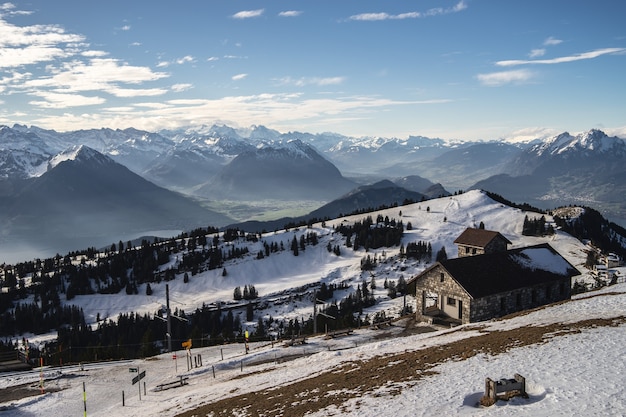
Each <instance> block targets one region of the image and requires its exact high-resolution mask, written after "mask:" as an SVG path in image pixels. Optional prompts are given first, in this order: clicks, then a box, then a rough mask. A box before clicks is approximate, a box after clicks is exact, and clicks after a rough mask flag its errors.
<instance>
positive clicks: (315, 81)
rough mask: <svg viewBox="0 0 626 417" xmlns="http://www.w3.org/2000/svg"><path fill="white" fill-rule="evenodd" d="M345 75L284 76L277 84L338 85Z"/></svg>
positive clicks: (298, 85)
mask: <svg viewBox="0 0 626 417" xmlns="http://www.w3.org/2000/svg"><path fill="white" fill-rule="evenodd" d="M345 79H346V78H345V77H302V78H297V79H296V78H291V77H284V78H281V79H279V80H277V81H278V84H279V85H295V86H297V87H304V86H306V85H317V86H325V85H338V84H342V83H343V82H344V81H345Z"/></svg>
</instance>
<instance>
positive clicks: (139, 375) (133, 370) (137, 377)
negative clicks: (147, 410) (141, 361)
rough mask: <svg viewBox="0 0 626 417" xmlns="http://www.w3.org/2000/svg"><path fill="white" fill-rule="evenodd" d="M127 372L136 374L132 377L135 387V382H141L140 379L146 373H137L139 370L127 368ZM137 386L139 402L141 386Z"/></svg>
mask: <svg viewBox="0 0 626 417" xmlns="http://www.w3.org/2000/svg"><path fill="white" fill-rule="evenodd" d="M128 372H130V373H131V374H132V373H136V374H137V375H136V376H134V377H133V385H135V384H136V383H137V382H139V381H141V380H142V379H144V378H145V377H146V371H141V372H139V368H128ZM138 386H139V401H141V384H139V385H138Z"/></svg>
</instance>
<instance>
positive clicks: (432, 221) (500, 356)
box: [0, 191, 626, 416]
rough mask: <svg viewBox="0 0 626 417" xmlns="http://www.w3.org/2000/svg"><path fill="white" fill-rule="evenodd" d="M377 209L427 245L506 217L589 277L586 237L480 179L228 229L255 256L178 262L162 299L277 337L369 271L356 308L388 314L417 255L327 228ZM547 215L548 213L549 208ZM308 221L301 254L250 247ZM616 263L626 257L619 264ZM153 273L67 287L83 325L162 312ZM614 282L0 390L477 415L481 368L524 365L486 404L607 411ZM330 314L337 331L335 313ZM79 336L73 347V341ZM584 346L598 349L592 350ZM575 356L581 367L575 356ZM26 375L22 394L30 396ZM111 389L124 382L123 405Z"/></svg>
mask: <svg viewBox="0 0 626 417" xmlns="http://www.w3.org/2000/svg"><path fill="white" fill-rule="evenodd" d="M400 211H401V212H402V213H401V214H400ZM379 215H380V216H383V217H384V216H388V217H390V218H396V219H402V221H403V222H404V224H405V225H408V224H409V223H411V225H412V227H411V228H410V230H408V229H407V230H405V233H404V236H403V238H402V242H403V244H404V245H406V244H407V243H409V242H415V241H428V242H429V243H431V244H432V246H433V251H434V252H436V251H437V250H439V249H440V248H442V247H445V248H446V252H447V253H449V254H454V253H456V251H455V245H454V244H453V241H454V239H455V238H456V237H457V236H458V235H459V234H460V233H461V232H462V231H463V230H464V229H465V228H466V227H468V226H476V225H477V224H478V223H480V222H484V224H485V226H486V227H487V228H488V229H492V230H498V231H500V232H501V233H502V234H503V235H505V236H506V237H507V239H509V240H510V241H511V242H512V243H513V245H512V246H513V247H520V246H527V245H531V244H536V243H541V242H546V241H547V242H549V243H550V245H552V246H553V247H554V248H555V249H556V250H557V251H559V253H560V254H561V255H563V256H564V257H565V258H566V259H567V260H568V261H569V262H570V263H571V264H572V265H574V266H576V267H577V268H578V269H579V270H580V271H581V272H582V275H581V276H579V277H577V279H578V280H579V281H580V282H582V283H584V284H593V283H594V282H595V280H593V279H592V277H591V275H590V274H589V273H588V272H586V269H585V268H584V267H583V266H582V265H583V264H584V262H585V259H586V251H587V250H588V247H586V246H585V245H584V244H583V243H582V242H580V241H579V240H577V239H574V238H572V237H571V236H569V235H567V234H565V233H562V232H559V231H557V233H556V234H555V235H553V236H549V237H528V236H523V235H521V230H522V226H523V220H524V217H525V216H531V217H532V216H534V215H535V214H533V213H529V212H524V211H522V210H519V209H515V208H511V207H508V206H505V205H503V204H502V203H498V202H495V201H493V200H491V199H490V198H489V197H487V196H486V195H485V194H484V193H482V192H478V191H472V192H468V193H465V194H461V195H455V196H449V197H444V198H440V199H436V200H430V201H425V202H422V203H416V204H411V205H407V206H402V207H395V208H392V209H387V210H382V211H379V212H376V213H369V214H363V215H357V216H349V217H342V218H338V219H335V220H332V221H328V222H326V223H325V224H315V225H312V227H311V228H306V229H301V230H298V229H293V230H288V231H286V230H282V231H277V232H270V233H267V234H264V235H263V236H261V239H260V240H258V241H253V240H246V239H237V240H235V241H232V242H231V243H229V245H231V246H240V245H241V246H243V245H246V246H247V247H248V249H249V251H248V253H249V254H248V255H244V256H243V257H241V258H236V259H233V260H230V261H227V262H226V263H225V264H224V268H225V269H227V270H228V273H227V275H224V273H223V270H222V269H221V268H218V269H214V270H207V271H202V272H199V273H197V274H195V275H192V276H191V277H189V281H188V282H187V283H186V282H185V281H184V280H183V279H182V276H181V275H182V274H181V275H178V276H176V277H175V279H174V280H171V281H168V282H167V285H168V286H169V289H170V298H171V302H172V308H176V310H177V312H178V314H179V315H181V314H184V313H183V311H187V312H191V311H193V310H194V309H196V308H200V307H201V306H203V305H210V304H212V303H216V304H221V305H222V306H224V307H229V308H232V309H233V310H232V311H233V314H234V315H235V316H237V317H240V318H241V319H242V325H243V327H244V328H245V329H248V330H249V331H250V332H251V333H254V331H255V329H256V326H257V323H258V322H259V321H260V320H262V321H264V322H265V324H266V325H267V326H268V332H269V333H270V334H271V335H274V336H275V335H276V332H277V331H278V327H277V324H278V323H281V322H282V323H286V322H287V321H291V320H306V319H307V318H308V317H309V316H310V315H311V314H312V295H313V293H312V289H313V288H316V286H317V285H319V284H320V283H325V284H327V285H330V284H337V283H344V284H347V285H348V287H347V289H346V290H345V291H344V290H342V291H336V292H335V295H334V297H333V298H334V300H335V301H339V300H340V299H341V298H342V297H345V296H346V295H347V294H348V293H349V292H350V291H352V290H354V289H355V288H356V287H357V286H359V285H361V284H363V282H364V280H367V281H368V282H370V280H371V279H372V278H375V279H376V280H377V281H378V286H377V289H375V290H374V298H375V300H376V303H375V305H374V306H372V307H368V308H367V309H365V310H364V311H363V315H364V317H365V316H368V315H369V316H370V318H371V317H372V316H374V315H375V314H381V313H382V312H384V313H385V316H386V317H388V318H392V317H393V318H397V317H398V315H399V313H400V310H401V309H402V306H403V303H404V299H403V298H402V297H398V298H393V299H392V298H389V296H388V292H387V290H386V289H384V288H383V286H382V285H381V284H382V281H390V282H391V281H393V282H397V281H398V280H399V279H400V277H406V278H409V277H411V276H413V275H414V274H416V273H418V272H420V271H422V270H423V269H424V268H426V267H427V264H426V263H423V262H416V261H414V260H407V259H401V258H399V257H398V256H397V255H398V252H399V247H391V248H384V249H379V250H370V251H368V252H366V250H365V249H364V248H361V249H359V250H357V251H354V250H353V249H351V248H348V247H346V246H345V245H344V242H343V237H341V235H339V234H338V233H336V232H335V231H334V228H336V227H338V226H340V225H342V224H350V223H352V222H355V221H358V220H361V219H363V218H364V217H366V216H374V217H377V216H379ZM547 220H548V221H550V220H551V218H550V217H549V216H548V219H547ZM312 231H314V232H315V233H317V235H318V236H319V242H318V244H316V245H309V246H306V249H305V250H302V251H300V253H299V254H298V256H294V254H293V253H292V252H291V251H289V250H285V251H279V252H277V253H272V254H271V255H269V256H265V257H263V258H261V259H259V258H258V256H257V255H256V254H257V253H258V251H260V250H262V248H263V245H264V243H268V244H269V243H278V242H289V241H291V240H292V239H293V238H294V237H299V236H302V235H304V234H306V233H310V232H312ZM329 243H330V244H331V245H339V246H340V247H341V250H340V254H339V255H336V254H335V253H333V252H331V251H329V250H328V249H327V245H328V244H329ZM367 254H369V255H371V256H375V257H377V259H379V260H380V262H379V263H378V264H377V266H376V268H375V269H374V270H372V271H367V272H365V271H362V270H361V268H360V262H361V260H362V258H363V256H366V255H367ZM178 259H179V256H176V257H173V258H172V259H171V260H170V263H169V264H165V265H163V266H161V268H162V269H165V268H168V267H169V266H171V265H173V264H175V263H176V262H177V260H178ZM77 261H80V259H77ZM88 262H89V261H88ZM621 273H622V274H624V273H626V270H624V269H623V268H622V270H621ZM151 285H152V289H153V293H152V294H151V295H146V288H145V284H142V285H141V286H140V288H139V291H138V293H137V294H134V295H126V294H124V292H123V291H122V292H120V293H119V294H94V295H78V296H76V297H75V298H73V299H72V300H71V301H66V300H65V299H63V300H62V301H63V303H65V304H73V305H75V306H77V307H79V308H80V309H82V310H83V311H84V312H85V317H86V319H87V323H88V324H90V325H92V326H97V325H98V322H97V318H100V320H105V319H108V320H113V321H114V320H116V319H117V318H118V316H119V314H120V313H123V312H136V313H138V314H148V315H150V316H152V314H154V313H155V312H157V311H159V310H160V309H161V308H162V306H163V304H164V300H165V286H166V282H160V283H157V282H154V283H152V284H151ZM244 285H254V287H255V288H256V289H257V290H258V292H259V294H260V298H259V299H258V300H257V302H258V304H257V308H255V309H254V317H253V320H251V321H246V320H245V310H246V308H245V304H241V305H239V306H237V305H236V304H233V302H232V297H233V288H234V287H236V286H244ZM624 285H625V284H618V285H617V286H612V287H609V288H607V289H606V290H604V291H600V292H594V293H586V294H582V295H579V296H576V297H574V300H572V301H567V302H564V303H559V304H556V305H552V306H548V307H545V308H540V309H536V310H534V311H529V312H525V313H521V314H517V315H514V316H512V317H505V318H504V319H501V320H496V321H490V322H484V323H478V324H472V325H466V326H460V327H457V328H454V329H446V330H444V329H441V328H429V327H427V326H424V325H418V324H415V323H412V322H411V320H410V316H407V317H404V318H401V319H399V320H397V321H395V322H394V323H393V325H392V326H391V327H388V328H384V327H383V328H381V329H373V328H369V327H362V328H360V329H355V330H354V333H353V334H352V335H349V336H343V337H340V338H335V339H328V340H326V339H324V338H323V337H320V336H316V337H311V338H307V341H306V344H304V345H300V346H294V347H290V348H286V347H283V345H282V344H275V343H271V342H270V341H267V339H266V340H265V341H258V342H257V341H256V340H257V339H253V340H255V341H254V342H252V343H251V351H250V353H248V354H247V355H245V354H244V352H243V350H242V349H243V345H242V344H241V343H234V344H228V345H222V346H217V347H213V348H209V347H199V346H201V345H203V344H205V343H206V342H207V340H206V339H204V340H203V339H201V338H198V339H194V342H193V345H194V348H193V349H192V353H193V355H194V356H195V355H198V354H199V355H201V357H202V360H201V362H202V365H199V366H197V367H193V368H192V369H189V368H188V367H187V365H186V362H185V359H184V352H179V354H178V355H177V356H178V358H177V359H176V361H174V360H172V356H171V355H170V354H163V355H161V356H157V357H155V358H150V359H146V360H135V361H132V362H125V363H122V364H116V363H115V362H113V363H111V364H109V365H105V364H102V363H101V364H94V365H86V366H85V367H84V369H82V370H81V368H80V367H78V366H71V367H67V368H63V369H58V368H50V369H48V368H47V367H45V368H44V369H43V370H42V371H43V373H42V375H44V376H45V378H46V382H45V385H46V387H47V389H48V391H47V394H45V395H43V396H37V397H31V398H25V399H21V400H19V399H16V398H22V397H23V396H24V394H25V392H26V393H27V392H28V390H29V388H28V387H34V389H35V391H37V386H36V381H38V378H39V372H38V371H35V372H33V373H26V374H15V375H7V376H6V378H3V382H2V384H3V385H2V387H6V388H5V389H4V390H2V393H1V394H0V407H4V409H5V410H7V411H10V412H14V413H17V414H15V415H29V414H35V415H38V414H40V413H41V412H42V410H46V413H48V414H49V415H71V414H74V413H76V412H79V411H76V410H82V408H81V407H82V403H81V402H80V401H79V399H80V397H81V394H80V391H81V390H82V382H85V384H86V386H87V391H88V399H89V400H88V401H89V405H88V407H89V410H90V413H89V415H96V416H98V415H101V416H103V415H110V414H111V413H113V414H116V415H119V414H123V415H133V416H152V415H166V416H176V415H182V416H191V415H205V414H207V413H208V414H209V415H234V414H235V415H261V414H264V415H277V414H282V415H303V414H304V410H307V411H310V412H312V414H311V415H319V416H322V415H333V414H341V415H351V414H353V415H359V416H370V415H371V416H381V415H382V416H387V415H396V416H404V415H407V416H408V415H416V414H417V415H432V414H433V413H438V414H443V415H452V414H470V415H471V414H474V413H478V412H480V413H484V410H478V409H476V408H475V407H474V406H475V403H476V402H477V401H478V399H479V397H480V395H482V390H483V389H484V378H485V377H487V376H489V377H492V378H500V377H509V378H510V377H512V374H513V373H516V372H518V373H520V374H522V375H524V376H525V377H526V378H527V380H528V383H529V384H528V392H529V394H530V398H529V399H528V400H522V399H515V400H513V401H511V402H510V403H509V404H508V405H506V406H498V407H493V408H492V409H490V410H489V412H490V413H491V414H490V415H510V414H511V412H512V410H511V407H514V408H513V410H518V409H519V410H521V411H520V412H521V413H522V414H532V415H537V416H549V415H550V416H551V415H555V414H561V413H562V414H564V415H573V414H576V413H575V411H577V410H580V409H584V407H589V408H588V409H589V410H596V409H600V410H604V411H606V412H605V413H602V414H603V415H606V414H607V413H608V414H609V415H619V414H620V413H623V411H624V410H626V404H624V401H623V400H620V399H619V398H620V397H616V395H618V394H617V392H618V391H616V390H618V389H619V388H618V387H619V385H620V378H621V376H620V375H622V372H624V371H626V369H622V368H623V367H624V366H625V365H624V363H623V361H620V360H619V358H620V357H621V356H622V355H623V354H624V351H623V349H624V348H623V346H624V344H623V343H622V344H620V345H619V346H620V348H618V349H615V346H616V345H615V343H616V340H619V339H618V338H620V337H622V336H620V335H621V333H623V329H622V327H623V326H624V324H625V321H626V319H625V317H624V314H623V312H624V311H625V308H624V306H626V287H624ZM31 300H32V298H31ZM27 301H29V300H24V302H27ZM223 302H226V304H222V303H223ZM332 302H333V301H332V300H329V301H328V303H329V304H332ZM406 302H407V304H408V305H414V303H415V300H414V299H413V298H412V297H410V296H407V297H406ZM100 323H102V321H101V322H100ZM272 323H274V325H273V326H272ZM329 328H330V330H333V329H334V327H333V325H332V322H331V323H330V324H329ZM26 336H27V337H28V338H29V341H30V343H31V345H35V346H36V345H38V344H43V343H44V342H45V341H46V340H50V338H53V337H54V335H53V334H50V335H40V336H33V335H26ZM161 337H163V338H164V335H163V336H161ZM203 337H204V336H203ZM622 338H623V337H622ZM162 340H163V339H161V341H162ZM184 340H186V339H182V340H181V339H178V340H175V341H174V345H173V346H174V347H175V349H181V347H180V346H181V342H182V341H184ZM79 349H80V347H79V346H75V352H78V350H79ZM592 350H593V351H596V352H601V354H599V355H589V353H588V352H590V351H592ZM222 355H223V356H222ZM222 357H223V359H222ZM197 359H198V358H197V357H196V361H197ZM192 361H193V358H192ZM196 363H197V362H196ZM572 363H576V364H577V366H576V367H572V366H571V364H572ZM613 363H615V366H611V367H610V369H609V368H608V367H607V365H608V364H613ZM132 366H137V367H139V368H140V369H141V370H146V375H147V376H146V379H145V381H144V382H146V385H147V391H146V393H145V394H144V393H143V392H142V398H143V399H142V401H141V402H139V400H138V398H137V388H138V386H137V385H134V386H133V385H132V384H131V382H130V380H131V378H132V376H133V375H131V374H129V372H128V368H129V367H132ZM412 367H415V369H413V368H412ZM620 367H621V368H620ZM214 371H215V377H214V376H213V375H214V374H213V372H214ZM460 374H462V375H463V377H462V378H459V375H460ZM181 375H182V376H186V377H189V380H188V382H189V384H188V385H185V386H184V387H181V388H175V389H174V388H173V389H170V390H167V391H156V390H155V388H156V386H157V385H158V384H162V383H167V382H171V381H173V380H176V379H177V378H178V376H181ZM24 384H26V385H24ZM601 385H602V386H603V389H602V390H595V386H601ZM277 388H280V393H281V394H280V396H279V397H276V396H275V395H274V393H275V392H276V389H277ZM32 389H33V388H30V390H31V391H30V394H33V392H32ZM121 390H124V391H125V392H126V395H127V397H126V398H127V403H126V407H125V408H123V409H122V408H121V404H120V402H121V400H120V397H121V393H120V391H121ZM12 393H15V394H12ZM20 393H21V394H20ZM96 393H97V395H96ZM573 393H576V395H574V394H573ZM211 404H213V405H211ZM598 407H600V408H598ZM196 409H198V410H197V411H192V410H196ZM243 410H247V411H245V412H244V411H243ZM278 410H282V412H280V413H279V411H278ZM22 413H25V414H22ZM211 413H212V414H211ZM420 413H421V414H420ZM586 415H590V414H589V413H586Z"/></svg>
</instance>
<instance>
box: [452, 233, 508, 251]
mask: <svg viewBox="0 0 626 417" xmlns="http://www.w3.org/2000/svg"><path fill="white" fill-rule="evenodd" d="M454 243H456V244H457V246H458V252H459V258H461V257H463V256H474V255H483V254H485V253H494V252H502V251H505V250H507V248H508V245H510V244H511V242H510V241H509V239H507V238H506V237H504V236H502V235H501V234H500V233H499V232H494V231H492V230H485V229H474V228H469V227H468V228H467V229H465V231H464V232H463V233H461V235H460V236H459V237H457V238H456V240H455V241H454Z"/></svg>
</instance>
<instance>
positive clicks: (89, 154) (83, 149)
mask: <svg viewBox="0 0 626 417" xmlns="http://www.w3.org/2000/svg"><path fill="white" fill-rule="evenodd" d="M65 161H76V162H80V163H88V164H101V165H102V164H109V163H114V161H113V160H112V159H111V158H109V157H108V156H106V155H103V154H101V153H100V152H98V151H96V150H95V149H92V148H90V147H89V146H85V145H75V146H72V147H70V148H68V149H66V150H64V151H63V152H61V153H58V154H57V155H55V156H53V157H52V158H51V159H50V161H49V162H48V170H50V169H52V168H54V167H56V166H57V165H59V164H60V163H62V162H65Z"/></svg>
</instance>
